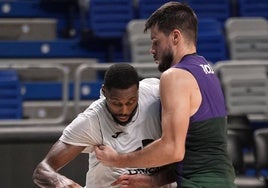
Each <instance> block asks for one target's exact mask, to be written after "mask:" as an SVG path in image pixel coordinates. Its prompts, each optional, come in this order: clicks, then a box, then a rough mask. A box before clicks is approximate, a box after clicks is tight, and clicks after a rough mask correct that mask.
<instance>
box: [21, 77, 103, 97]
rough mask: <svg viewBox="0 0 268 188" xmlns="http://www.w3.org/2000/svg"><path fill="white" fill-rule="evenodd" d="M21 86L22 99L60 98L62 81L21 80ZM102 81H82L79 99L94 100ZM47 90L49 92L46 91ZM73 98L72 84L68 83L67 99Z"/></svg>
mask: <svg viewBox="0 0 268 188" xmlns="http://www.w3.org/2000/svg"><path fill="white" fill-rule="evenodd" d="M21 85H22V87H23V88H24V90H25V93H24V94H23V96H22V98H23V100H24V101H36V100H41V101H42V100H51V101H56V100H61V98H62V83H61V82H56V81H54V82H52V81H50V82H49V81H43V82H35V81H32V82H22V83H21ZM101 86H102V81H92V82H82V83H81V90H82V91H81V97H80V98H81V99H85V100H95V99H98V98H99V96H100V88H101ZM48 91H49V92H48ZM73 99H74V84H73V83H70V84H69V100H73Z"/></svg>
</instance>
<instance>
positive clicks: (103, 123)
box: [60, 78, 161, 188]
mask: <svg viewBox="0 0 268 188" xmlns="http://www.w3.org/2000/svg"><path fill="white" fill-rule="evenodd" d="M160 108H161V107H160V99H159V79H156V78H147V79H144V80H142V81H140V86H139V101H138V108H137V112H136V114H135V115H134V117H133V118H132V120H131V122H129V123H128V124H127V125H125V126H121V125H119V124H117V123H115V122H114V120H113V117H112V116H111V114H110V113H109V112H108V110H107V108H106V104H105V98H104V97H101V98H100V99H99V100H97V101H95V102H93V103H92V104H91V105H90V106H89V107H88V108H87V109H86V110H85V111H84V112H83V113H81V114H79V115H78V116H77V118H75V119H74V120H73V122H72V123H70V124H69V125H68V126H67V127H66V128H65V130H64V131H63V134H62V136H61V137H60V140H61V141H62V142H65V143H68V144H71V145H77V146H86V149H85V150H84V152H87V153H89V167H88V172H87V179H86V187H87V188H111V187H112V186H111V183H112V182H114V181H115V180H116V179H117V178H118V177H119V176H120V175H121V174H123V173H127V174H137V173H141V174H152V173H154V172H155V171H157V170H159V169H158V168H149V169H137V168H125V169H121V168H111V167H106V166H104V165H102V164H101V163H100V162H99V161H98V160H97V159H96V157H95V154H94V152H93V147H94V146H95V145H100V144H104V145H110V146H111V147H113V148H114V149H115V150H116V151H117V152H119V153H127V152H132V151H135V150H139V149H141V148H143V147H144V146H145V145H147V144H148V143H150V142H152V141H153V140H156V139H158V138H159V137H160V136H161V126H160V115H161V114H160Z"/></svg>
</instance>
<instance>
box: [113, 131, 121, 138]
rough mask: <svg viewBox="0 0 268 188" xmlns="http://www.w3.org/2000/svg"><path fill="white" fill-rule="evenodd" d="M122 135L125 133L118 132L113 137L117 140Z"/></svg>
mask: <svg viewBox="0 0 268 188" xmlns="http://www.w3.org/2000/svg"><path fill="white" fill-rule="evenodd" d="M121 133H123V132H116V133H115V134H114V135H112V137H113V138H117V137H118V136H119V135H120V134H121Z"/></svg>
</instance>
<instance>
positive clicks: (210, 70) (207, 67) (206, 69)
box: [200, 64, 214, 74]
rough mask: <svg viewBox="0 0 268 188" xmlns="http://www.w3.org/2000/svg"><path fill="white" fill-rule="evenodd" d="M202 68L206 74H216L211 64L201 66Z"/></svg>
mask: <svg viewBox="0 0 268 188" xmlns="http://www.w3.org/2000/svg"><path fill="white" fill-rule="evenodd" d="M200 66H201V67H202V68H203V71H204V72H205V74H214V70H213V68H212V67H211V66H210V65H209V64H207V65H200Z"/></svg>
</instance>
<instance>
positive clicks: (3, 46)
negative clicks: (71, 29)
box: [0, 39, 105, 61]
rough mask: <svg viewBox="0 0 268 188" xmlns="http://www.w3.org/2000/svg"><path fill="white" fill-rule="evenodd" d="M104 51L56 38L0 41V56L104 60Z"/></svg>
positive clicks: (75, 41) (74, 41) (77, 42)
mask: <svg viewBox="0 0 268 188" xmlns="http://www.w3.org/2000/svg"><path fill="white" fill-rule="evenodd" d="M104 56H105V53H104V52H103V51H99V50H97V49H96V50H94V49H92V50H90V49H86V48H83V47H81V46H80V45H79V41H77V40H67V39H63V40H61V39H58V40H53V41H1V42H0V57H1V58H29V57H31V58H63V57H79V58H85V57H90V58H97V59H99V60H100V61H103V60H104Z"/></svg>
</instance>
